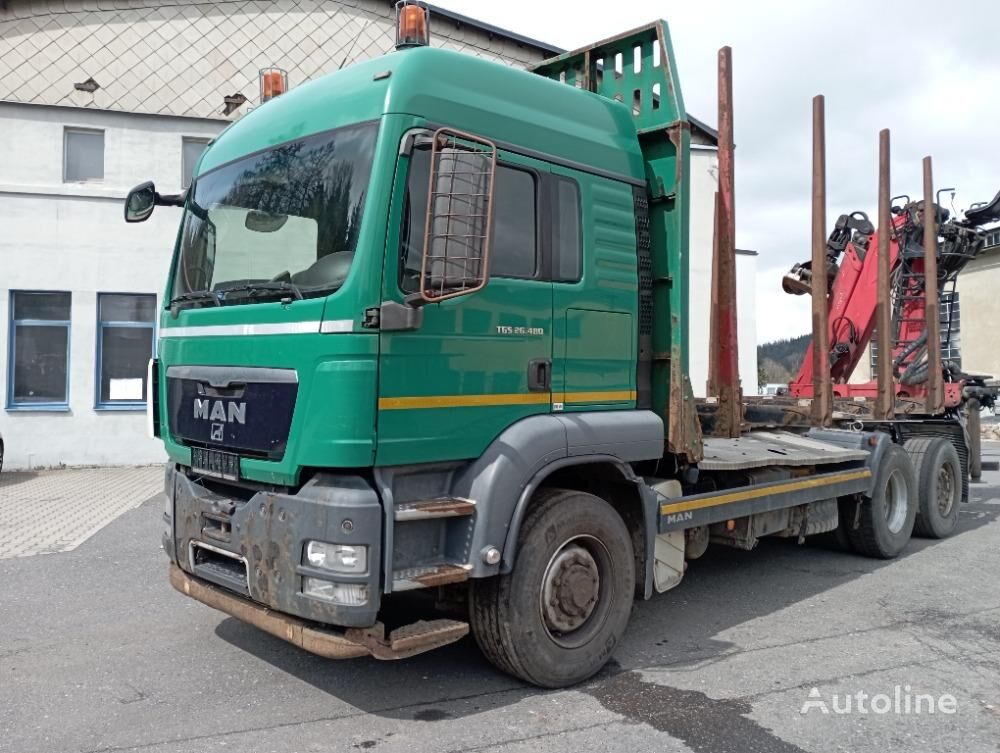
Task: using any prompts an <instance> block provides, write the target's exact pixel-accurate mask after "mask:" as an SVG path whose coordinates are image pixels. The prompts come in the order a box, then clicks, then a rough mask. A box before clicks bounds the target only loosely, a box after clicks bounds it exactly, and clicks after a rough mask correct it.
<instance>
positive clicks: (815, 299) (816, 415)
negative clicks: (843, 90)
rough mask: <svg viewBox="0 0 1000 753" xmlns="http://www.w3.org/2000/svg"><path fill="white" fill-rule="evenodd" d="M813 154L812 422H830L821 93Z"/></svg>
mask: <svg viewBox="0 0 1000 753" xmlns="http://www.w3.org/2000/svg"><path fill="white" fill-rule="evenodd" d="M812 114H813V153H812V329H813V333H812V337H813V351H812V352H813V397H812V423H813V425H815V426H830V425H831V424H832V423H833V385H832V384H831V383H830V324H829V321H828V320H829V310H828V302H827V296H828V292H829V291H828V286H829V281H828V278H827V273H826V113H825V99H824V97H823V95H822V94H817V95H816V96H815V97H813V108H812Z"/></svg>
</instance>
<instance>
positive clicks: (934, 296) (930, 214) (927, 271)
mask: <svg viewBox="0 0 1000 753" xmlns="http://www.w3.org/2000/svg"><path fill="white" fill-rule="evenodd" d="M923 167H924V314H925V315H926V322H927V324H926V326H927V412H928V413H932V414H936V413H941V412H942V411H943V410H944V384H943V382H944V377H943V375H942V373H941V318H940V317H941V308H940V301H939V300H938V271H937V237H938V224H937V207H936V205H935V204H934V177H933V171H932V166H931V158H930V157H924V164H923Z"/></svg>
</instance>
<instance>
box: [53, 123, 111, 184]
mask: <svg viewBox="0 0 1000 753" xmlns="http://www.w3.org/2000/svg"><path fill="white" fill-rule="evenodd" d="M63 152H64V159H63V180H64V181H65V182H66V183H83V182H87V181H101V180H104V131H95V130H86V129H83V128H67V129H66V132H65V137H64V143H63Z"/></svg>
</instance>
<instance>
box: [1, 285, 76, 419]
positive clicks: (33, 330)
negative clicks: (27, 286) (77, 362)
mask: <svg viewBox="0 0 1000 753" xmlns="http://www.w3.org/2000/svg"><path fill="white" fill-rule="evenodd" d="M69 321H70V294H69V293H47V292H46V293H41V292H37V293H36V292H28V291H22V290H12V291H11V293H10V337H9V343H10V345H9V353H8V361H7V363H8V369H7V373H8V384H7V405H8V407H10V408H36V409H39V408H42V409H44V408H65V407H66V405H67V404H68V402H69V386H68V381H67V375H68V373H69V326H70V325H69Z"/></svg>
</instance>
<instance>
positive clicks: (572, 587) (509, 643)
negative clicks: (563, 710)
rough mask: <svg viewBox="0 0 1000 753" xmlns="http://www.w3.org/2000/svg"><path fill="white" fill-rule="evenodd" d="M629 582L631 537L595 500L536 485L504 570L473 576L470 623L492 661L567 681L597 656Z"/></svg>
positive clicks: (536, 680) (551, 684) (606, 649)
mask: <svg viewBox="0 0 1000 753" xmlns="http://www.w3.org/2000/svg"><path fill="white" fill-rule="evenodd" d="M634 591H635V561H634V555H633V551H632V540H631V537H630V536H629V531H628V528H626V526H625V523H624V521H623V520H622V518H621V516H620V515H619V514H618V513H617V512H616V511H615V510H614V509H613V508H612V507H611V506H610V505H608V504H607V503H606V502H605V501H604V500H602V499H600V498H599V497H595V496H593V495H591V494H585V493H583V492H577V491H570V490H564V489H544V490H542V491H541V492H539V493H538V495H537V497H536V498H535V500H534V502H533V506H532V508H531V509H530V510H529V512H528V515H527V517H526V518H525V521H524V524H523V525H522V527H521V533H520V540H519V542H518V553H517V560H516V561H515V563H514V569H513V571H512V572H511V573H509V574H507V575H498V576H495V577H493V578H486V579H483V580H477V581H474V582H473V584H472V598H471V604H470V612H471V618H470V619H471V623H472V632H473V635H474V636H475V638H476V643H478V644H479V648H480V649H481V650H482V652H483V654H485V656H486V658H487V659H489V660H490V662H491V663H492V664H493V665H494V666H496V667H497V668H499V669H500V670H502V671H504V672H507V673H508V674H511V675H514V676H515V677H519V678H521V679H522V680H525V681H527V682H530V683H532V684H534V685H539V686H541V687H545V688H562V687H566V686H567V685H574V684H576V683H578V682H582V681H583V680H586V679H587V678H588V677H591V676H592V675H594V674H595V673H596V672H597V671H598V670H600V669H601V667H603V666H604V665H605V663H607V661H608V659H609V658H610V657H611V653H612V651H613V650H614V649H615V647H616V646H617V645H618V643H619V641H620V640H621V638H622V636H623V635H624V634H625V626H626V625H627V623H628V619H629V615H630V613H631V610H632V598H633V594H634Z"/></svg>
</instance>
